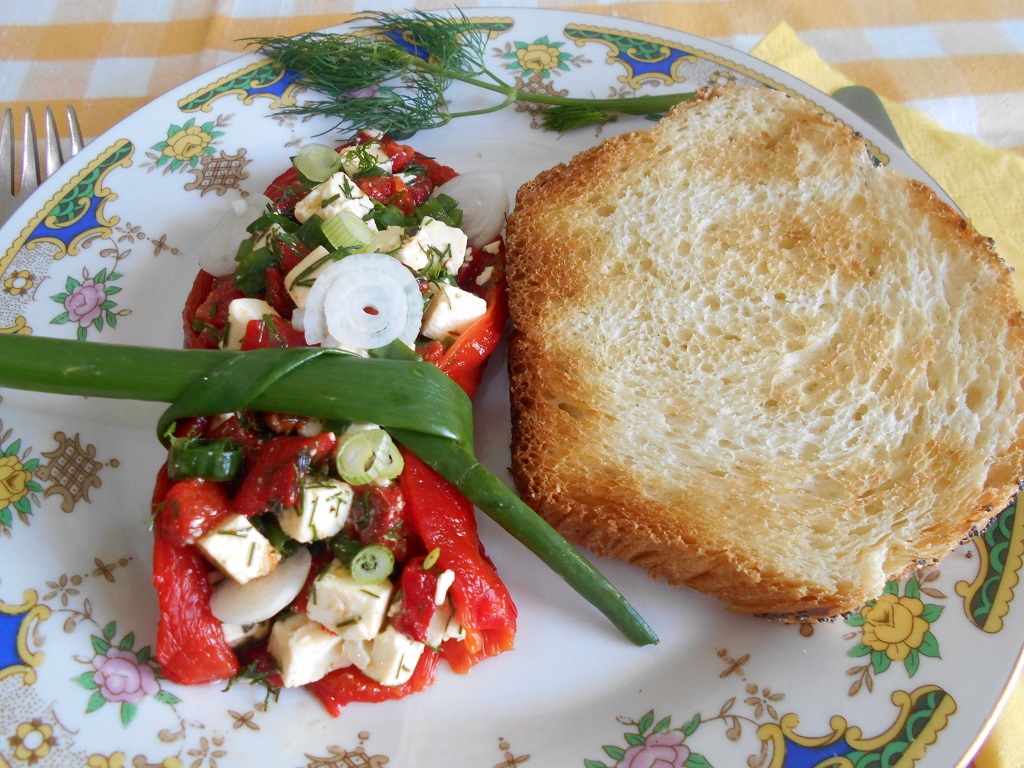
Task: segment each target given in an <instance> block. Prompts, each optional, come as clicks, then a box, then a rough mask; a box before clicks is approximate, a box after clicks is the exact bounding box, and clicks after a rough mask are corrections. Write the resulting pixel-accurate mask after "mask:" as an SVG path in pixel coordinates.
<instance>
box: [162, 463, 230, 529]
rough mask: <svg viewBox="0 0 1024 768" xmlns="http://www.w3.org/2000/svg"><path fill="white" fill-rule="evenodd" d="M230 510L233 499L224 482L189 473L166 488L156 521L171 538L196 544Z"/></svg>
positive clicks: (228, 513)
mask: <svg viewBox="0 0 1024 768" xmlns="http://www.w3.org/2000/svg"><path fill="white" fill-rule="evenodd" d="M230 514H231V500H230V499H229V498H228V494H227V492H226V491H225V490H224V487H223V484H222V483H218V482H215V481H213V480H204V479H203V478H201V477H190V478H188V479H186V480H181V481H179V482H177V483H175V484H174V485H172V486H171V487H170V489H169V490H168V491H167V495H166V497H165V498H164V502H163V508H162V509H161V510H160V514H158V515H157V518H156V523H157V527H158V528H159V530H160V533H161V534H162V535H163V536H164V538H166V539H167V540H168V541H169V542H171V543H172V544H176V545H178V546H186V545H189V544H195V543H196V540H197V539H199V538H200V537H201V536H203V535H204V534H206V533H208V532H209V531H210V530H211V529H213V528H215V527H217V524H218V523H220V522H221V521H222V520H223V519H224V518H225V517H227V516H228V515H230Z"/></svg>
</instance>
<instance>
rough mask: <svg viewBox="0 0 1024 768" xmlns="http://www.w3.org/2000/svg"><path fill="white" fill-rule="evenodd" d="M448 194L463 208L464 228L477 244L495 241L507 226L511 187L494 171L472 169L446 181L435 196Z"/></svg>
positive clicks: (462, 225)
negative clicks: (509, 189) (506, 219)
mask: <svg viewBox="0 0 1024 768" xmlns="http://www.w3.org/2000/svg"><path fill="white" fill-rule="evenodd" d="M441 194H443V195H448V196H449V197H451V198H453V199H454V200H456V201H457V202H458V204H459V208H461V209H462V224H461V225H460V227H459V228H460V229H461V230H462V231H463V232H465V233H466V237H467V238H469V242H470V243H472V244H473V245H475V246H476V247H477V248H483V247H484V246H485V245H488V244H490V243H493V242H494V241H495V240H497V239H498V235H499V234H501V230H502V229H504V228H505V217H506V216H507V215H508V211H509V198H508V188H507V187H506V186H505V182H504V181H503V180H502V178H501V176H499V175H498V174H496V173H494V171H471V172H470V173H463V174H461V175H459V176H456V177H455V178H454V179H451V180H449V181H446V182H445V183H444V184H442V185H441V186H440V187H438V188H437V189H435V190H434V192H433V195H432V196H437V195H441Z"/></svg>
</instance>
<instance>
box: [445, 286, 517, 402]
mask: <svg viewBox="0 0 1024 768" xmlns="http://www.w3.org/2000/svg"><path fill="white" fill-rule="evenodd" d="M485 298H486V300H487V311H486V312H485V313H484V314H483V315H482V316H480V317H479V318H477V319H476V320H475V321H474V322H473V324H472V325H471V326H469V328H467V329H466V330H465V331H463V332H462V333H460V334H459V337H458V338H457V339H456V340H455V343H454V344H452V345H451V347H449V349H448V351H447V353H445V356H444V357H443V358H442V360H441V365H440V366H439V367H440V368H441V370H442V371H444V372H445V373H447V374H448V375H449V376H451V377H452V379H454V380H455V382H456V383H457V384H458V385H459V386H460V387H462V388H463V389H464V390H465V391H466V394H467V395H469V396H470V397H473V395H474V394H476V389H477V387H478V386H480V379H481V378H482V377H483V373H484V363H485V362H487V358H488V357H490V355H491V353H492V352H494V349H495V347H497V346H498V342H499V341H501V337H502V335H503V334H504V332H505V321H506V320H507V319H508V297H507V296H506V294H505V285H504V283H503V282H500V283H498V284H496V285H494V286H492V287H491V288H489V289H488V291H487V295H486V296H485Z"/></svg>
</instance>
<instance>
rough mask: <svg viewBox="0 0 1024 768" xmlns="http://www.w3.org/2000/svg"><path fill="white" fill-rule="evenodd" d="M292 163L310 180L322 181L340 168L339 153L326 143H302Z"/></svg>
mask: <svg viewBox="0 0 1024 768" xmlns="http://www.w3.org/2000/svg"><path fill="white" fill-rule="evenodd" d="M292 165H294V166H295V170H297V171H298V172H299V173H301V174H302V175H303V176H304V177H306V178H307V179H309V180H310V181H315V182H317V183H322V182H325V181H327V180H328V179H329V178H331V176H333V175H334V174H335V173H337V172H338V170H339V169H340V168H341V155H339V154H338V153H337V152H335V151H334V149H332V148H331V147H329V146H327V145H326V144H317V143H315V142H314V143H311V144H303V145H302V147H301V148H300V149H299V154H297V155H296V156H295V157H294V158H293V159H292Z"/></svg>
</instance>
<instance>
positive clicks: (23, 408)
mask: <svg viewBox="0 0 1024 768" xmlns="http://www.w3.org/2000/svg"><path fill="white" fill-rule="evenodd" d="M472 15H473V16H474V17H477V21H478V22H479V23H480V24H481V25H482V26H484V27H485V28H486V29H487V30H489V32H490V40H489V42H488V52H489V56H490V65H491V67H492V68H493V70H494V71H495V72H497V73H500V74H501V75H502V76H503V77H504V78H505V79H506V80H508V81H510V82H511V81H516V82H518V84H519V85H520V86H521V87H524V88H527V89H530V90H536V91H546V92H555V93H568V94H572V95H581V96H586V95H595V96H602V97H603V96H609V95H614V96H621V97H622V98H629V97H631V96H634V95H637V94H646V93H657V92H663V91H665V90H666V89H674V90H679V91H688V90H693V89H695V88H697V87H699V86H704V85H707V84H709V83H722V82H726V81H736V82H740V83H747V84H752V83H760V84H763V85H768V86H772V87H776V88H781V89H783V90H786V91H788V92H796V93H800V94H803V95H805V96H807V97H808V98H809V99H811V100H812V101H814V102H816V103H817V104H818V105H820V106H821V107H822V109H824V110H827V111H829V112H832V113H834V114H836V115H837V116H838V117H840V119H842V120H844V121H847V122H849V123H850V124H852V125H854V126H856V128H857V129H858V130H860V131H861V132H862V133H863V134H864V135H865V136H866V137H868V139H869V140H870V141H871V142H872V143H873V144H874V146H875V148H876V150H877V151H876V154H877V156H878V157H879V158H880V160H882V161H883V162H889V163H891V164H892V165H893V166H895V167H898V168H900V169H901V170H904V171H905V172H908V173H910V174H913V175H916V176H919V177H922V178H926V177H925V176H924V174H922V173H921V171H920V170H919V169H918V168H917V167H916V166H915V165H914V164H913V163H911V162H910V161H909V160H908V158H907V157H906V156H905V155H904V154H903V153H902V152H901V151H900V150H899V149H898V148H896V147H895V146H894V145H892V144H890V143H889V142H887V141H886V140H885V139H884V138H883V137H882V136H880V135H879V134H877V133H876V132H875V131H874V130H873V129H872V128H871V127H870V126H868V125H866V124H863V123H862V122H861V121H859V120H858V119H857V118H856V117H855V116H853V115H852V114H851V113H849V112H847V111H846V110H844V109H843V108H841V107H839V106H838V105H837V104H835V103H834V102H832V101H831V100H830V99H828V98H827V97H825V96H823V95H822V94H820V93H818V92H816V91H814V90H812V89H810V88H809V87H808V86H806V85H804V84H802V83H800V82H798V81H796V80H795V79H793V78H792V77H789V76H788V75H786V74H784V73H782V72H781V71H778V70H775V69H773V68H771V67H769V66H767V65H765V64H763V63H761V62H759V61H756V60H753V59H751V58H749V57H747V56H745V55H743V54H740V53H738V52H736V51H734V50H731V49H728V48H725V47H723V46H721V45H717V44H715V43H713V42H710V41H707V40H702V39H699V38H694V37H691V36H689V35H686V34H683V33H681V32H676V31H673V30H669V29H663V28H657V27H653V26H649V25H643V24H638V23H633V22H629V21H626V20H622V19H611V18H605V17H598V16H588V15H585V14H578V13H563V12H550V11H511V10H504V9H494V10H490V11H487V10H478V11H474V12H472ZM307 95H308V94H303V93H302V92H301V90H300V89H299V88H297V87H295V86H294V85H293V84H292V83H291V81H290V79H289V77H288V75H286V74H283V73H281V72H279V71H277V70H276V69H274V68H273V67H272V66H269V65H268V64H267V62H266V61H264V60H261V59H259V58H258V57H256V56H246V57H243V58H241V59H238V60H236V61H234V62H231V63H229V64H226V65H224V66H223V67H220V68H219V69H216V70H214V71H213V72H211V73H209V74H207V75H204V76H202V77H200V78H197V79H195V80H193V81H192V82H190V83H186V84H185V85H182V86H181V87H180V88H177V89H175V90H174V91H172V92H170V93H168V94H167V95H165V96H163V97H162V98H160V99H157V100H156V101H155V102H153V103H152V104H150V105H149V106H147V107H145V108H143V109H141V110H140V111H139V112H137V113H136V114H134V115H132V116H131V117H129V118H128V119H126V120H125V121H124V122H122V123H120V124H119V125H117V126H115V127H114V128H113V129H111V130H110V131H108V132H107V133H105V134H103V135H102V136H100V137H98V138H97V139H95V140H94V141H93V142H92V143H91V144H90V145H89V146H88V147H86V149H85V150H84V151H83V152H82V153H81V154H79V155H78V156H77V157H75V158H74V159H73V160H72V161H71V162H70V163H68V164H67V165H65V166H64V167H63V168H62V169H61V170H60V171H59V172H58V173H57V174H56V175H55V176H54V177H53V178H51V179H50V180H49V181H48V182H46V183H45V184H44V185H43V186H42V187H41V188H40V190H39V191H38V192H37V193H36V194H35V195H34V196H33V197H32V198H31V200H30V202H29V203H28V204H27V205H26V206H25V207H24V208H23V209H22V210H21V211H20V212H19V213H18V214H17V215H16V216H15V218H14V219H12V220H11V221H10V222H8V223H7V225H6V226H4V227H3V229H0V330H2V332H5V333H23V334H28V333H32V334H39V335H49V336H57V337H62V338H75V337H77V338H80V339H83V340H84V341H86V342H90V343H96V342H118V343H131V344H153V345H161V346H168V347H178V346H179V345H180V341H181V331H180V319H179V318H180V311H181V307H182V303H183V301H184V299H185V296H186V293H187V291H188V288H189V286H190V284H191V282H192V278H193V276H194V274H195V271H196V264H195V261H194V257H193V254H194V252H195V249H196V246H197V244H198V243H199V242H200V240H201V238H202V237H203V236H204V234H205V233H206V232H207V231H208V230H209V229H210V227H211V226H213V224H214V222H216V221H217V219H218V217H219V216H220V215H221V213H222V212H223V211H224V210H226V208H227V207H228V205H229V203H230V201H231V200H232V199H236V198H237V197H238V196H239V195H242V196H245V195H252V194H257V193H259V192H261V191H262V190H263V189H264V187H265V186H266V184H267V183H268V182H269V181H270V180H271V179H272V178H273V177H275V176H276V175H277V174H278V173H280V172H281V171H282V170H284V169H285V168H286V167H287V166H288V164H289V157H290V156H291V155H293V154H294V153H295V151H296V148H297V147H298V146H299V144H300V143H302V141H303V140H305V139H308V138H310V137H313V136H315V135H318V134H321V133H322V132H323V131H324V130H326V129H328V128H329V127H330V124H329V123H327V122H325V121H321V120H318V119H315V120H299V119H296V118H294V117H287V116H283V115H281V114H280V113H279V112H277V111H275V110H276V108H278V107H280V106H281V105H287V104H292V103H295V102H296V100H301V99H303V98H305V97H306V96H307ZM452 96H453V98H454V99H456V101H457V104H456V107H457V108H458V109H473V108H477V107H480V106H483V105H484V104H485V103H487V102H486V98H487V97H481V96H479V95H477V94H474V93H469V92H468V91H465V90H460V89H455V90H453V91H452ZM535 117H536V116H535V114H533V113H531V112H530V111H528V110H525V109H519V110H517V109H509V110H505V111H503V112H499V113H496V114H493V115H487V116H480V117H473V118H464V119H461V120H458V121H456V122H455V123H452V124H451V125H449V126H448V127H445V128H443V129H438V130H434V131H429V132H425V133H421V134H419V135H417V136H415V137H413V139H412V140H411V142H410V143H412V144H413V145H414V146H415V147H416V148H417V149H419V150H421V151H423V152H425V153H426V154H430V155H434V156H436V157H437V158H438V159H439V160H440V161H441V162H443V163H445V164H448V165H451V166H452V167H454V168H456V169H458V170H461V171H467V170H474V169H483V168H491V169H494V170H497V171H498V172H500V173H501V174H503V175H504V177H505V179H506V180H507V182H508V187H509V189H510V191H514V190H515V189H516V188H517V187H518V186H519V185H520V184H521V183H522V182H524V181H526V180H527V179H529V178H531V177H532V176H534V175H535V174H536V173H537V172H538V171H540V170H542V169H544V168H547V167H549V166H551V165H553V164H555V163H557V162H559V161H562V160H566V159H568V158H569V157H570V156H571V155H573V154H574V153H575V152H577V151H579V150H581V149H583V148H585V147H587V146H590V145H592V144H594V143H595V142H597V141H598V140H599V139H600V138H601V134H600V133H599V132H596V131H595V130H593V129H588V130H583V131H579V132H576V133H572V134H569V135H565V136H557V135H554V134H551V133H546V132H544V131H542V130H540V129H538V128H537V127H536V119H535ZM646 124H647V123H646V122H645V121H644V120H643V119H639V118H637V119H631V120H625V121H621V122H618V123H614V124H611V125H608V126H606V127H605V128H604V130H603V134H604V135H610V134H611V133H613V132H621V131H624V130H627V129H632V128H636V127H642V126H644V125H646ZM0 364H2V362H0ZM506 388H507V379H506V376H505V371H504V360H503V350H500V351H499V354H498V356H497V357H496V359H495V360H494V361H493V362H492V364H491V366H490V367H489V370H488V378H487V380H486V382H485V386H484V387H483V389H482V390H481V392H480V394H479V399H478V408H477V413H478V422H477V423H478V438H477V440H478V443H477V444H478V448H479V450H480V452H481V457H482V459H483V460H485V461H486V463H487V464H488V465H489V466H491V467H492V468H493V469H494V470H495V471H498V472H501V473H504V471H505V470H504V468H505V467H506V466H507V463H508V443H509V424H508V401H507V391H506ZM0 394H2V400H0V422H2V423H0V766H4V768H6V767H7V766H22V765H39V766H50V765H52V766H60V767H61V768H69V767H71V766H75V767H78V766H82V767H85V766H89V768H121V767H122V766H129V765H130V766H136V768H145V767H149V766H163V767H164V768H177V767H179V766H190V767H191V768H200V767H202V766H209V768H218V767H219V768H225V767H226V766H253V765H272V766H310V767H314V766H315V767H317V768H328V767H330V768H335V767H336V768H342V766H344V767H347V768H352V767H354V766H384V765H392V766H416V768H431V767H438V768H439V767H440V766H446V767H450V766H475V767H476V768H502V767H504V766H520V765H526V766H529V768H542V767H545V766H557V767H559V768H561V767H563V766H573V765H575V766H589V767H590V768H598V767H599V766H608V767H611V766H621V767H622V768H641V766H643V767H648V766H654V765H657V766H672V768H681V766H689V767H690V768H700V767H702V766H709V765H710V766H718V767H719V768H731V767H733V766H741V765H746V766H750V767H751V768H768V767H769V766H770V767H771V768H777V767H779V766H786V768H796V767H797V766H801V767H802V766H812V765H822V764H827V765H831V766H840V765H842V766H846V765H852V766H876V765H879V766H889V765H897V764H898V765H901V766H911V765H916V766H920V767H921V768H928V767H931V768H939V767H942V768H950V767H951V766H962V765H964V764H965V763H966V762H967V759H968V758H967V756H968V755H969V754H970V753H971V752H972V750H973V749H975V748H976V747H977V745H978V742H979V740H980V738H981V736H982V734H983V733H984V732H985V730H986V729H987V727H988V726H989V725H990V723H991V718H992V717H993V712H994V710H995V709H996V708H997V706H998V703H999V700H1000V698H1001V696H1002V695H1003V692H1004V691H1005V689H1006V687H1007V685H1008V681H1009V680H1010V679H1011V678H1012V676H1013V674H1014V670H1015V667H1016V665H1017V663H1018V659H1019V658H1020V655H1021V644H1022V638H1024V606H1019V605H1016V604H1015V601H1014V588H1015V587H1016V585H1017V581H1018V577H1019V571H1020V567H1021V563H1022V553H1024V519H1021V518H1018V517H1017V516H1016V515H1015V514H1014V511H1013V510H1012V509H1011V510H1009V511H1007V512H1006V513H1005V514H1003V515H1002V517H1001V518H1000V520H999V522H998V523H997V524H994V525H993V526H991V527H990V529H989V531H988V532H986V533H985V535H984V536H981V537H978V538H975V539H973V540H972V541H971V542H970V543H968V544H965V545H964V546H962V547H961V548H960V549H959V550H957V551H956V552H955V553H954V554H953V555H951V556H950V557H949V558H948V559H946V560H945V561H944V562H943V563H942V564H941V566H940V567H939V568H938V569H936V570H932V571H927V572H923V573H921V574H919V575H918V576H917V577H915V578H912V579H910V580H908V581H906V582H903V583H900V584H895V583H893V584H891V585H890V589H889V590H888V593H887V594H886V595H885V596H884V597H882V598H880V599H879V600H878V601H877V602H876V603H875V604H874V605H873V606H869V607H866V608H865V609H864V610H863V611H862V612H861V613H860V614H857V615H854V616H851V617H850V618H848V619H846V620H845V621H836V622H834V623H831V624H821V625H817V626H813V627H812V626H804V627H802V628H801V627H796V626H787V625H782V624H772V623H767V622H765V621H761V620H757V619H752V618H743V617H737V616H734V615H731V614H729V613H728V612H727V611H725V610H724V609H723V608H722V606H721V605H719V604H718V603H716V602H715V601H713V600H710V599H707V598H705V597H702V596H701V595H698V594H696V593H694V592H691V591H688V590H685V589H674V588H670V587H667V586H665V585H664V584H660V583H655V582H652V581H650V580H649V579H648V578H647V576H646V575H645V574H643V573H641V572H639V571H638V570H636V569H633V568H631V567H628V566H625V565H622V564H620V563H615V562H610V561H601V562H600V563H599V566H600V567H601V568H602V569H603V570H604V572H605V573H606V574H607V575H608V576H609V577H610V578H611V580H612V581H613V583H615V584H616V585H617V586H618V587H619V588H620V589H621V590H622V591H623V592H624V593H625V594H626V595H627V596H628V597H629V598H630V599H631V600H632V601H633V602H634V604H635V605H636V607H637V608H638V609H639V610H640V612H641V613H642V614H643V615H644V616H645V617H646V618H647V619H648V620H649V621H650V623H651V624H652V625H653V626H654V627H655V629H656V630H657V631H658V633H659V634H660V636H661V644H660V645H658V646H657V647H647V648H637V647H633V646H632V645H630V644H629V643H628V642H627V641H625V640H624V639H623V638H622V637H621V636H619V635H618V633H617V632H616V631H615V630H614V629H613V628H612V627H611V626H610V625H609V624H608V623H607V622H606V621H605V620H604V618H603V617H601V616H600V615H599V614H597V612H596V611H594V610H593V609H592V608H591V607H590V606H589V605H587V604H586V603H585V602H583V601H582V600H581V599H580V598H578V597H577V596H576V595H575V593H573V592H572V591H571V590H570V589H569V588H568V587H566V586H565V585H564V584H563V583H562V582H561V581H560V580H558V578H557V577H555V576H553V575H551V574H550V573H549V572H548V571H547V569H546V568H544V567H543V566H542V565H540V564H538V562H537V561H535V560H534V558H533V557H532V556H531V555H529V554H528V553H526V552H525V551H524V550H523V549H522V548H521V547H520V546H519V545H518V544H516V543H515V542H514V541H513V540H511V538H510V537H508V536H507V535H505V534H504V533H503V532H502V531H501V530H500V529H498V528H497V527H496V526H494V525H491V524H490V522H489V521H487V520H486V519H485V520H484V521H483V525H482V535H483V537H484V540H485V542H486V544H487V547H488V549H489V552H490V553H491V555H492V556H493V558H494V559H495V560H496V562H497V564H498V567H499V569H500V571H501V573H502V574H503V576H504V577H505V579H506V581H507V582H508V584H509V586H510V588H511V589H512V592H513V595H514V596H515V598H516V600H517V602H518V605H519V609H520V632H519V636H518V638H517V643H516V650H515V651H513V652H511V653H507V654H505V655H503V656H500V657H498V658H495V659H491V660H488V661H486V662H485V663H483V664H481V665H479V666H478V667H476V668H475V669H474V670H473V671H472V673H471V674H470V675H468V676H464V677H459V676H456V675H454V674H452V673H450V672H449V671H448V670H447V669H443V670H442V671H441V672H440V673H439V676H438V680H437V682H436V683H435V685H434V686H433V687H432V688H431V689H429V690H427V691H426V692H424V693H421V694H418V695H415V696H412V697H409V698H407V699H404V700H401V701H397V702H390V703H386V704H375V705H353V706H351V707H349V708H348V709H347V710H346V711H345V712H344V713H343V714H342V716H341V717H340V718H338V719H332V718H330V717H329V716H327V715H326V714H325V713H324V712H323V711H322V710H321V708H320V706H319V704H318V703H317V702H316V701H315V700H314V699H313V698H312V697H311V696H309V695H308V694H306V693H305V692H304V691H301V690H299V691H285V692H284V693H283V694H282V696H281V698H280V701H278V702H276V703H274V702H271V704H270V706H269V708H266V707H264V705H263V701H264V697H263V695H262V693H261V692H260V690H258V689H256V688H251V687H250V686H248V685H244V684H242V685H238V686H235V687H234V688H232V689H231V690H230V691H229V692H226V693H223V692H222V691H221V688H223V686H205V687H193V688H188V687H182V686H177V685H174V684H172V683H169V682H168V681H166V680H163V679H162V678H161V677H160V675H159V665H158V664H157V662H156V661H155V660H154V659H153V657H152V646H153V642H154V638H155V630H156V621H157V613H156V599H155V594H154V592H153V589H152V588H151V586H150V579H149V573H150V535H149V529H148V525H147V518H148V517H149V514H150V513H149V506H148V500H149V495H150V490H151V485H152V482H153V478H154V476H155V473H156V470H157V467H158V466H159V464H160V462H161V454H162V449H161V447H160V445H159V443H158V442H157V440H156V439H155V435H154V424H155V422H156V418H157V415H158V413H159V412H160V410H161V406H158V405H152V404H142V403H118V402H112V401H100V400H85V399H81V398H67V397H54V396H44V395H37V394H32V393H22V392H14V391H3V392H2V393H0ZM503 476H505V475H504V474H503ZM506 477H507V476H506ZM1016 602H1019V600H1017V601H1016ZM442 666H443V665H442Z"/></svg>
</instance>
